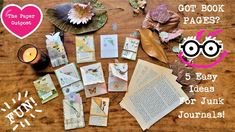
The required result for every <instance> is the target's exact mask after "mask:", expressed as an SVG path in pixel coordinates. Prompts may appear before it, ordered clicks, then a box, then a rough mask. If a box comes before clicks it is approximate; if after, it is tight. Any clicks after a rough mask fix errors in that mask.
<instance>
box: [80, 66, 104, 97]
mask: <svg viewBox="0 0 235 132" xmlns="http://www.w3.org/2000/svg"><path fill="white" fill-rule="evenodd" d="M80 69H81V74H82V79H83V83H84V86H85V94H86V97H87V98H89V97H93V96H97V95H101V94H106V93H107V88H106V84H105V80H104V73H103V69H102V65H101V63H96V64H92V65H88V66H84V67H81V68H80Z"/></svg>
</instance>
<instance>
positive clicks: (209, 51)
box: [178, 29, 228, 68]
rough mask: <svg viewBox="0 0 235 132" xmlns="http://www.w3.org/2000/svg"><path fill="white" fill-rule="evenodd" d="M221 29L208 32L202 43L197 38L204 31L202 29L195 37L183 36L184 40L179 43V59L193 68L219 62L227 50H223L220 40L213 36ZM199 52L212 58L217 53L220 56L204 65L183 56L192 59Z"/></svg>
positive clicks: (208, 66) (206, 66) (210, 66)
mask: <svg viewBox="0 0 235 132" xmlns="http://www.w3.org/2000/svg"><path fill="white" fill-rule="evenodd" d="M222 31H223V30H222V29H217V30H215V31H214V32H210V33H209V34H208V35H207V37H206V39H205V41H204V42H203V43H202V44H201V43H200V42H199V41H198V40H200V39H201V38H202V34H203V33H204V32H205V30H204V29H202V30H200V31H199V32H198V33H197V36H195V37H188V38H185V39H184V42H183V43H182V44H180V45H179V49H180V53H179V54H178V57H179V59H180V61H181V62H183V63H184V64H185V65H187V66H191V67H195V68H212V67H214V66H216V65H217V64H219V62H221V61H222V60H223V59H224V58H225V57H226V56H227V55H228V52H227V51H225V50H223V43H222V41H220V40H217V39H216V37H215V36H216V35H218V34H219V33H221V32H222ZM200 54H203V56H204V57H206V58H208V59H214V58H216V57H218V56H219V55H220V57H218V59H217V60H216V61H214V62H212V63H210V64H206V65H200V64H195V63H192V62H189V61H187V60H185V59H184V57H186V58H189V59H194V58H196V57H198V56H199V55H200ZM183 56H184V57H183Z"/></svg>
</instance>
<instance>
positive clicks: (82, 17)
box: [68, 3, 95, 25]
mask: <svg viewBox="0 0 235 132" xmlns="http://www.w3.org/2000/svg"><path fill="white" fill-rule="evenodd" d="M94 15H95V14H94V12H93V11H92V6H91V5H90V3H88V4H81V3H76V4H74V5H73V8H72V9H71V10H70V11H69V13H68V19H69V21H70V23H72V24H77V25H79V24H81V23H82V24H87V23H88V21H90V20H91V19H92V17H93V16H94Z"/></svg>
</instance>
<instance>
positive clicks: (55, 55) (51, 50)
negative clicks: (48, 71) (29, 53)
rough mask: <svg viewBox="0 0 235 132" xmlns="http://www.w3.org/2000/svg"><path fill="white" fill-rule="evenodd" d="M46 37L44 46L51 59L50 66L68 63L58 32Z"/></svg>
mask: <svg viewBox="0 0 235 132" xmlns="http://www.w3.org/2000/svg"><path fill="white" fill-rule="evenodd" d="M46 38H47V40H46V48H47V51H48V55H49V57H50V60H51V65H52V67H57V66H61V65H64V64H68V58H67V55H66V52H65V49H64V45H63V43H62V41H61V38H60V32H57V33H56V34H51V35H46Z"/></svg>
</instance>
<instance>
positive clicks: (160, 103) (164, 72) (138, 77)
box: [120, 59, 188, 130]
mask: <svg viewBox="0 0 235 132" xmlns="http://www.w3.org/2000/svg"><path fill="white" fill-rule="evenodd" d="M176 79H177V77H176V76H174V75H173V74H172V70H170V69H168V68H165V67H161V66H158V65H155V64H152V63H149V62H146V61H144V60H140V59H139V60H138V62H137V65H136V68H135V71H134V73H133V76H132V79H131V81H130V84H129V87H128V92H127V93H126V95H125V97H124V98H123V100H122V101H121V103H120V105H121V107H122V108H124V109H126V110H127V111H128V112H129V113H130V114H131V115H133V116H134V117H135V119H136V120H137V122H138V123H139V124H140V126H141V128H142V129H143V130H146V129H149V128H150V127H151V126H152V125H153V124H154V123H155V122H157V121H158V120H160V119H161V118H163V117H164V116H165V115H167V114H168V113H170V112H171V111H172V110H174V109H175V108H176V107H178V106H179V105H181V104H183V103H184V101H185V100H188V96H187V95H186V94H185V93H184V91H183V90H182V89H181V87H182V86H181V85H180V84H179V83H178V82H176Z"/></svg>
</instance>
